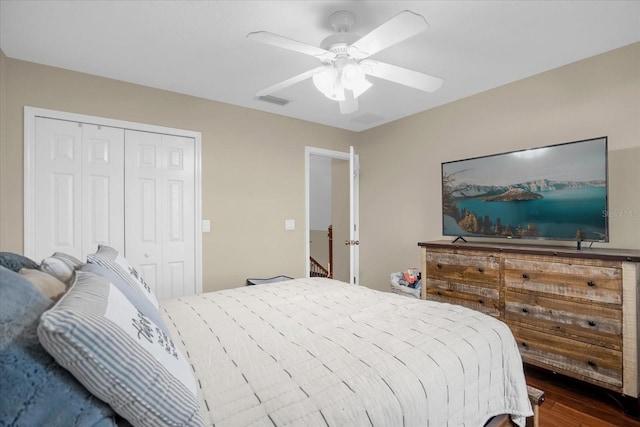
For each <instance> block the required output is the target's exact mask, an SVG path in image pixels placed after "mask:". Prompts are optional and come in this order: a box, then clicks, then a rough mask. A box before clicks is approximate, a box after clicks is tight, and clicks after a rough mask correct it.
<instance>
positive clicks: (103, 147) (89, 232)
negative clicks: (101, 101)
mask: <svg viewBox="0 0 640 427" xmlns="http://www.w3.org/2000/svg"><path fill="white" fill-rule="evenodd" d="M82 147H83V155H84V162H83V171H82V214H83V221H82V228H83V233H82V252H83V254H82V256H83V258H81V259H84V258H85V257H86V255H87V254H90V253H93V252H95V251H96V249H97V248H98V244H100V243H105V244H108V245H109V246H112V247H115V248H124V217H123V212H124V175H123V173H122V171H123V170H124V129H118V128H112V127H106V126H94V125H87V124H84V125H83V126H82Z"/></svg>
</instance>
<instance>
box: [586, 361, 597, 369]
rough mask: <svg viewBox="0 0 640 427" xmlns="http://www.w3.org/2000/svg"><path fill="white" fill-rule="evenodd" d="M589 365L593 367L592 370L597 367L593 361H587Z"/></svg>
mask: <svg viewBox="0 0 640 427" xmlns="http://www.w3.org/2000/svg"><path fill="white" fill-rule="evenodd" d="M587 365H589V366H591V367H592V368H595V367H596V366H597V364H596V362H594V361H593V360H587Z"/></svg>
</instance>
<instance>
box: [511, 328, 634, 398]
mask: <svg viewBox="0 0 640 427" xmlns="http://www.w3.org/2000/svg"><path fill="white" fill-rule="evenodd" d="M511 331H512V332H513V335H514V336H515V338H516V341H517V343H518V347H519V349H520V354H521V355H522V360H523V361H524V362H526V363H530V364H532V365H536V366H540V367H543V368H547V369H551V370H553V371H556V372H559V373H562V374H566V375H569V376H572V377H574V378H580V379H583V380H586V381H589V382H591V383H596V384H599V385H601V386H604V387H606V388H609V389H612V390H616V391H620V390H621V388H622V352H620V351H617V350H611V349H607V348H604V347H597V346H593V345H590V344H587V343H584V342H581V341H575V340H571V339H568V338H564V337H560V336H556V335H551V334H545V333H542V332H537V331H533V330H530V329H527V328H520V327H517V326H513V325H511Z"/></svg>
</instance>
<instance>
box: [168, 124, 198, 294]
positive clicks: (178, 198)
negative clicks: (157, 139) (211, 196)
mask: <svg viewBox="0 0 640 427" xmlns="http://www.w3.org/2000/svg"><path fill="white" fill-rule="evenodd" d="M162 142H163V147H164V148H165V151H164V162H165V165H166V167H165V171H166V175H165V177H166V181H165V187H164V188H165V191H166V193H165V194H166V205H165V206H166V210H165V212H166V213H167V215H166V217H165V218H164V227H163V230H165V233H164V235H163V238H164V239H163V247H164V248H165V254H164V258H165V262H166V264H165V274H166V275H165V281H166V283H167V284H169V286H168V288H167V289H166V291H165V295H166V297H167V298H169V297H179V296H182V295H192V294H194V293H195V292H196V287H195V286H196V283H195V212H194V209H193V206H194V205H195V181H194V179H195V175H194V170H195V141H194V139H193V138H186V137H178V136H172V135H163V136H162Z"/></svg>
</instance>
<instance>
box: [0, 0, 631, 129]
mask: <svg viewBox="0 0 640 427" xmlns="http://www.w3.org/2000/svg"><path fill="white" fill-rule="evenodd" d="M341 9H347V10H351V11H353V12H354V13H355V15H356V23H355V25H354V28H353V31H354V32H356V33H358V34H360V35H364V34H366V33H367V32H369V31H371V30H373V29H374V28H376V27H377V26H379V25H381V24H382V23H384V22H386V21H387V20H389V19H390V18H391V17H393V16H394V15H396V14H397V13H398V12H400V11H402V10H405V9H408V10H411V11H413V12H416V13H419V14H421V15H423V16H424V17H425V18H426V20H427V21H428V22H429V25H430V29H429V30H428V31H426V32H424V33H422V34H419V35H417V36H415V37H413V38H411V39H408V40H406V41H404V42H401V43H399V44H397V45H395V46H392V47H390V48H388V49H386V50H384V51H382V52H379V53H378V54H376V55H374V56H373V57H372V58H373V59H379V60H381V61H384V62H388V63H391V64H394V65H398V66H401V67H405V68H409V69H413V70H416V71H420V72H423V73H427V74H432V75H435V76H438V77H441V78H443V79H444V85H443V86H442V88H440V89H439V90H438V91H437V92H434V93H425V92H421V91H418V90H415V89H409V88H407V87H404V86H401V85H398V84H394V83H391V82H387V81H384V80H379V79H376V78H374V77H370V80H371V81H372V82H373V83H374V86H373V87H372V88H371V89H369V90H368V91H367V92H365V93H364V94H363V95H362V96H361V97H360V110H359V111H358V112H356V113H353V114H350V115H341V114H340V113H339V110H338V105H337V103H336V102H335V101H331V100H329V99H327V98H325V97H324V96H323V95H322V94H320V93H319V92H317V91H316V89H315V87H314V86H313V83H312V82H311V80H310V79H309V80H306V81H303V82H301V83H298V84H296V85H294V86H292V87H290V88H287V89H284V90H282V91H280V92H278V93H274V94H273V95H275V96H278V97H280V98H285V99H288V100H290V101H291V102H290V103H289V104H287V105H286V106H278V105H273V104H270V103H266V102H264V101H260V100H257V99H256V98H255V93H256V92H257V91H259V90H261V89H264V88H266V87H268V86H271V85H273V84H275V83H278V82H280V81H282V80H285V79H287V78H289V77H292V76H294V75H297V74H300V73H302V72H304V71H307V70H309V69H311V68H314V67H316V66H318V65H319V61H318V60H316V59H315V58H312V57H309V56H305V55H302V54H299V53H297V52H293V51H288V50H284V49H281V48H278V47H273V46H268V45H263V44H259V43H257V42H255V41H251V40H248V39H247V38H246V35H247V34H248V33H249V32H253V31H259V30H265V31H270V32H273V33H277V34H280V35H282V36H285V37H288V38H292V39H295V40H298V41H302V42H305V43H309V44H313V45H319V44H320V42H321V41H322V39H324V38H325V37H326V36H328V35H329V34H331V33H332V31H333V30H332V28H331V27H330V26H329V24H328V21H327V18H328V16H329V15H330V14H331V13H332V12H334V11H336V10H341ZM637 41H640V1H596V0H589V1H550V0H548V1H531V0H527V1H113V0H112V1H95V0H94V1H84V2H83V1H75V0H74V1H55V0H48V1H18V0H0V48H1V49H2V51H3V52H4V53H5V55H7V56H8V57H10V58H15V59H21V60H25V61H31V62H36V63H41V64H46V65H51V66H54V67H60V68H65V69H69V70H75V71H79V72H84V73H89V74H95V75H98V76H103V77H108V78H112V79H118V80H123V81H126V82H131V83H136V84H140V85H144V86H150V87H154V88H159V89H165V90H169V91H174V92H179V93H183V94H187V95H192V96H197V97H200V98H206V99H211V100H215V101H220V102H224V103H228V104H234V105H239V106H243V107H247V108H252V109H256V110H262V111H268V112H271V113H275V114H281V115H284V116H289V117H295V118H299V119H302V120H307V121H311V122H317V123H321V124H325V125H328V126H334V127H338V128H343V129H349V130H353V131H361V130H365V129H368V128H371V127H375V126H379V125H381V124H384V123H387V122H390V121H393V120H397V119H399V118H402V117H406V116H409V115H412V114H415V113H418V112H421V111H424V110H427V109H430V108H433V107H436V106H438V105H442V104H445V103H448V102H451V101H454V100H456V99H460V98H464V97H466V96H469V95H472V94H475V93H479V92H482V91H485V90H488V89H491V88H494V87H497V86H501V85H504V84H506V83H509V82H512V81H516V80H519V79H522V78H525V77H528V76H531V75H534V74H538V73H541V72H544V71H546V70H550V69H553V68H557V67H559V66H562V65H565V64H568V63H571V62H575V61H578V60H580V59H583V58H587V57H590V56H593V55H597V54H599V53H602V52H606V51H608V50H611V49H615V48H617V47H621V46H624V45H627V44H630V43H633V42H637ZM611 78H615V76H611Z"/></svg>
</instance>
